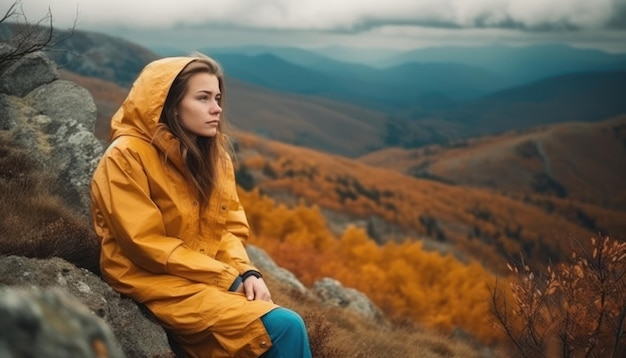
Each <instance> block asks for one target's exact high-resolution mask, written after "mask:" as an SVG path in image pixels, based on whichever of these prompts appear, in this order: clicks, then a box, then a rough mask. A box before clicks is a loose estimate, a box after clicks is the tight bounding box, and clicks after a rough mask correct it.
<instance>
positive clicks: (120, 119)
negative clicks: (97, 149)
mask: <svg viewBox="0 0 626 358" xmlns="http://www.w3.org/2000/svg"><path fill="white" fill-rule="evenodd" d="M195 60H197V58H195V57H168V58H163V59H160V60H156V61H154V62H151V63H149V64H148V65H147V66H146V67H145V68H144V69H143V70H142V71H141V73H140V74H139V76H138V77H137V79H136V80H135V82H134V83H133V86H132V87H131V89H130V92H129V93H128V96H127V97H126V99H125V100H124V103H122V106H121V107H120V109H118V111H117V112H116V113H115V114H114V115H113V118H112V119H111V135H110V138H109V140H110V141H113V140H115V139H116V138H118V137H120V136H122V135H131V136H134V137H138V138H142V139H144V140H147V141H152V140H154V137H155V134H156V132H157V124H158V123H159V119H160V117H161V112H162V111H163V105H164V104H165V99H166V98H167V95H168V93H169V90H170V87H171V86H172V83H173V82H174V79H175V78H176V76H178V74H179V73H180V72H181V71H182V70H183V69H184V68H185V66H187V65H188V64H189V63H190V62H193V61H195Z"/></svg>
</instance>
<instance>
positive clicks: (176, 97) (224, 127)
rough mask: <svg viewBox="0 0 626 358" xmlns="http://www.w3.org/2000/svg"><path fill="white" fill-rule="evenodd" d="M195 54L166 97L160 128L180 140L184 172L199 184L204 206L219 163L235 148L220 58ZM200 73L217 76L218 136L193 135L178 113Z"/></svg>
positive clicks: (194, 183)
mask: <svg viewBox="0 0 626 358" xmlns="http://www.w3.org/2000/svg"><path fill="white" fill-rule="evenodd" d="M193 57H195V58H196V59H195V60H193V61H192V62H190V63H189V64H188V65H187V66H185V68H183V70H182V71H181V72H180V73H179V74H178V76H177V77H176V79H174V82H173V83H172V86H171V87H170V90H169V93H168V95H167V98H166V99H165V104H164V105H163V111H162V112H161V118H160V120H159V122H160V127H161V126H166V127H167V129H169V131H171V132H172V134H174V135H175V136H176V137H177V138H178V139H179V141H180V153H181V156H182V159H183V162H184V163H185V168H186V171H187V172H186V173H185V175H186V176H187V177H188V179H189V180H190V181H191V182H192V183H193V185H194V186H195V187H196V190H197V192H198V197H199V200H200V203H201V205H202V206H205V205H207V203H208V200H209V197H210V196H211V193H212V192H213V190H214V189H215V186H216V181H217V179H216V178H217V170H218V167H217V164H218V163H220V162H222V161H223V160H230V159H229V158H230V157H232V153H233V150H232V144H231V142H230V140H229V137H228V135H227V134H228V133H227V132H228V129H229V128H228V127H229V126H228V123H227V121H226V116H225V115H224V113H225V100H226V91H225V88H224V74H223V71H222V68H221V66H220V65H219V63H217V61H215V60H214V59H212V58H210V57H208V56H206V55H203V54H194V55H193ZM198 73H208V74H211V75H215V76H216V77H217V79H218V82H219V89H220V92H221V97H222V98H221V104H220V106H221V107H222V113H221V114H220V122H219V124H218V127H217V134H216V135H215V137H210V138H209V137H200V136H199V137H195V136H193V135H190V133H189V132H188V131H187V130H185V129H184V128H183V126H182V125H181V122H180V120H178V119H177V117H176V115H175V112H176V107H177V106H178V103H179V102H180V101H181V99H182V98H183V96H184V95H185V91H186V90H187V84H188V82H189V79H190V78H191V77H192V76H194V75H196V74H198ZM160 129H165V128H160ZM229 156H230V157H229Z"/></svg>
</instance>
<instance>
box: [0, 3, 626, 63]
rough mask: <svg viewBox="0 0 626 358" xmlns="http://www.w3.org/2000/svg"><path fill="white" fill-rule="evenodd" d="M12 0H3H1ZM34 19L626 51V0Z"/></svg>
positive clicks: (136, 8)
mask: <svg viewBox="0 0 626 358" xmlns="http://www.w3.org/2000/svg"><path fill="white" fill-rule="evenodd" d="M13 2H14V1H12V0H0V4H2V8H0V10H3V9H6V8H8V7H9V5H10V4H11V3H13ZM20 2H21V5H22V8H23V12H24V13H25V14H26V15H27V16H28V18H29V19H37V18H40V17H42V16H43V15H45V14H46V12H47V11H48V7H49V8H50V10H51V12H52V15H53V17H54V25H55V27H59V28H63V27H68V26H70V25H71V23H72V22H73V21H74V19H75V18H76V19H77V21H78V29H79V30H95V31H101V32H107V33H110V34H113V35H116V36H121V37H126V38H128V39H129V40H131V41H136V42H139V43H140V44H142V45H144V46H149V47H150V46H155V45H162V46H168V45H171V46H180V47H186V48H185V50H186V49H189V48H190V47H203V46H224V45H242V44H260V45H263V44H268V45H297V46H305V47H306V46H325V45H352V46H374V47H394V48H417V47H424V46H442V45H481V44H488V43H494V42H497V43H500V44H511V45H527V44H532V43H538V42H539V43H546V42H549V43H555V42H562V43H568V44H570V45H573V46H578V47H593V48H602V49H605V50H607V51H611V52H626V0H379V1H373V0H223V1H213V0H175V1H163V2H161V1H155V0H150V1H148V0H82V1H78V0H21V1H20Z"/></svg>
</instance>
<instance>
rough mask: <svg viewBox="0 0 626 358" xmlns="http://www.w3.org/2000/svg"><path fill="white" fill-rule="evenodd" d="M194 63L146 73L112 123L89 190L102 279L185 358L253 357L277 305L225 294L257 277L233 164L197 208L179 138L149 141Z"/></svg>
mask: <svg viewBox="0 0 626 358" xmlns="http://www.w3.org/2000/svg"><path fill="white" fill-rule="evenodd" d="M192 60H193V58H189V57H179V58H167V59H162V60H158V61H155V62H153V63H151V64H149V65H148V66H146V68H145V69H144V70H143V71H142V73H141V74H140V75H139V77H138V78H137V80H136V81H135V83H134V85H133V87H132V88H131V90H130V93H129V95H128V97H127V98H126V100H125V101H124V103H123V105H122V107H121V108H120V109H119V110H118V111H117V113H116V114H115V115H114V117H113V119H112V122H111V129H112V131H111V140H112V143H111V145H110V146H109V148H108V149H107V150H106V152H105V153H104V155H103V157H102V159H101V160H100V163H99V164H98V167H97V169H96V171H95V173H94V176H93V181H92V185H91V196H92V208H91V211H92V217H93V221H94V226H95V230H96V233H97V234H98V236H99V238H100V240H101V244H102V253H101V257H100V266H101V270H102V276H103V278H104V279H105V280H106V281H107V282H108V283H109V284H110V285H111V286H112V287H113V288H114V289H115V290H117V291H118V292H120V293H122V294H124V295H127V296H129V297H132V298H133V299H135V300H136V301H137V302H139V303H141V304H143V305H145V306H146V307H147V308H148V309H150V311H151V312H152V313H153V314H154V315H155V317H156V318H157V319H158V320H159V322H160V323H161V324H162V325H163V326H164V327H165V328H166V329H167V330H168V331H169V332H170V333H172V334H173V335H174V336H175V337H176V340H177V341H178V342H179V343H180V344H181V346H182V347H183V348H184V349H185V351H187V353H188V354H189V355H191V356H197V357H229V356H236V357H258V356H259V355H261V354H262V353H263V352H265V351H267V349H268V348H269V347H270V346H271V341H270V337H269V335H268V333H267V331H266V330H265V327H264V326H263V324H262V322H261V321H260V319H259V318H260V317H261V316H262V315H264V314H266V313H267V312H269V311H271V310H272V309H274V308H276V307H277V306H276V305H274V304H273V303H269V302H265V301H248V300H247V298H246V297H245V296H244V295H243V294H242V293H234V292H229V291H228V289H229V288H230V286H231V285H232V284H233V282H234V281H235V279H236V278H237V276H239V275H240V274H242V273H244V272H245V271H248V270H251V269H255V268H254V267H253V266H252V265H251V264H250V260H249V258H248V256H247V254H246V251H245V247H244V246H245V244H246V241H247V238H248V232H249V230H248V222H247V219H246V216H245V213H244V211H243V208H242V206H241V204H240V203H239V199H238V197H237V192H236V186H235V177H234V170H233V165H232V162H231V160H230V158H229V157H228V156H227V154H226V153H224V155H223V156H222V158H223V159H222V160H221V163H219V165H218V166H217V167H218V176H217V179H218V186H217V187H216V188H215V189H214V192H213V194H212V196H211V198H210V200H209V203H208V205H206V208H204V209H201V205H200V204H199V202H198V199H197V197H196V194H195V191H194V187H193V186H192V185H190V184H189V183H188V182H187V180H186V179H185V176H184V174H183V165H184V164H183V162H182V158H181V156H180V150H179V143H178V139H177V138H176V137H174V136H173V135H172V134H171V133H169V132H163V131H162V132H161V133H162V134H159V135H158V136H157V137H155V134H156V126H157V123H158V121H159V117H160V115H161V111H162V108H163V103H164V102H165V98H166V96H167V94H168V91H169V88H170V86H171V84H172V82H173V81H174V78H175V77H176V76H177V75H178V73H179V72H180V71H181V70H182V69H183V68H184V67H185V66H186V65H187V64H188V63H189V62H191V61H192ZM165 154H167V156H165Z"/></svg>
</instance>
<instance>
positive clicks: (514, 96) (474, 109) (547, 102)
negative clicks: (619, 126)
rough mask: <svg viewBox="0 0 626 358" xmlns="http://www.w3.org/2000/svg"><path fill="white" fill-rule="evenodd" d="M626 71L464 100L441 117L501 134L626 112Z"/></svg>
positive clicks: (551, 80)
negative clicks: (466, 101)
mask: <svg viewBox="0 0 626 358" xmlns="http://www.w3.org/2000/svg"><path fill="white" fill-rule="evenodd" d="M624 93H626V71H624V72H587V73H572V74H566V75H561V76H556V77H552V78H549V79H543V80H540V81H537V82H534V83H530V84H527V85H524V86H520V87H515V88H511V89H507V90H503V91H499V92H496V93H492V94H490V95H488V96H484V97H482V98H480V99H478V100H475V101H471V102H468V103H464V104H463V105H461V106H458V107H457V108H455V109H453V110H450V111H442V112H440V113H439V115H440V116H441V117H443V118H445V119H447V120H451V121H455V122H459V123H463V124H464V125H466V126H468V132H475V131H474V130H473V129H476V130H477V132H478V133H486V132H499V131H506V130H511V129H522V128H530V127H534V126H540V125H547V124H552V123H559V122H570V121H599V120H604V119H607V118H610V117H612V116H616V115H618V114H626V100H625V98H626V97H625V96H624Z"/></svg>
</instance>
